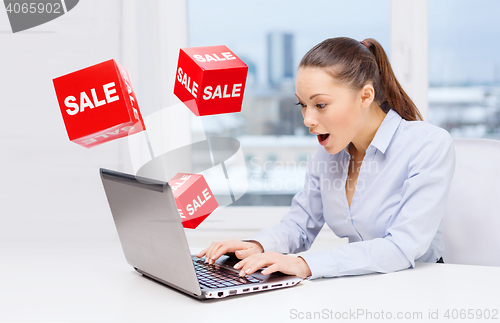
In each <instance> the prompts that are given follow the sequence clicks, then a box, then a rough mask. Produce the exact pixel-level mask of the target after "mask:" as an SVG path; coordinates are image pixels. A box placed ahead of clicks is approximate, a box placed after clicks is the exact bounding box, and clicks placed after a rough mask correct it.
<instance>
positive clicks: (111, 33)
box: [0, 0, 188, 241]
mask: <svg viewBox="0 0 500 323" xmlns="http://www.w3.org/2000/svg"><path fill="white" fill-rule="evenodd" d="M140 2H141V1H138V0H123V1H122V0H106V1H102V0H85V1H80V2H79V3H78V5H77V6H76V7H75V8H74V9H73V10H71V11H70V12H68V13H67V14H65V15H64V16H62V17H60V18H57V19H55V20H53V21H51V22H48V23H46V24H43V25H41V26H38V27H35V28H33V29H30V30H27V31H24V32H21V33H16V34H13V33H12V32H11V30H10V25H9V21H8V17H7V14H6V12H5V10H3V8H0V109H1V110H0V111H1V112H2V117H3V118H2V119H3V125H2V127H1V128H0V165H1V171H2V180H1V186H0V209H1V211H0V241H78V240H82V241H89V240H92V239H95V240H106V239H116V235H115V230H114V226H113V223H112V219H111V215H110V213H109V208H108V206H107V202H106V199H105V195H104V191H103V189H102V184H101V181H100V178H99V173H98V170H99V167H105V168H111V169H116V170H120V171H127V172H132V169H131V164H130V156H129V149H128V141H127V139H126V138H124V139H119V140H116V141H112V142H109V143H106V144H103V145H101V146H98V147H95V148H91V149H85V148H83V147H81V146H78V145H76V144H74V143H72V142H70V141H69V140H68V137H67V134H66V130H65V127H64V123H63V120H62V117H61V114H60V110H59V107H58V104H57V100H56V96H55V92H54V88H53V85H52V79H53V78H55V77H58V76H61V75H64V74H67V73H70V72H73V71H76V70H79V69H81V68H84V67H87V66H90V65H93V64H96V63H99V62H102V61H105V60H108V59H111V58H114V59H115V60H117V61H118V62H120V63H121V64H122V65H124V66H125V67H126V68H127V69H129V71H130V73H131V76H132V81H133V84H134V88H135V90H136V93H137V96H138V100H139V106H140V108H141V111H142V114H143V116H147V115H148V114H151V113H152V112H154V111H158V110H159V109H161V108H162V107H165V106H167V105H171V104H174V103H177V102H176V101H175V100H176V99H175V98H174V97H173V95H172V94H171V92H172V90H173V82H174V76H175V73H174V71H175V65H176V62H177V56H176V55H177V54H176V53H178V50H179V48H180V47H185V46H186V44H187V36H186V35H187V33H186V28H185V24H186V10H185V1H161V0H157V1H148V2H147V4H144V2H143V1H142V3H141V6H138V5H137V3H140ZM138 26H139V28H138ZM174 27H175V28H174ZM182 30H184V32H179V31H182ZM167 44H168V46H167ZM183 117H184V116H180V117H178V118H177V122H176V124H175V125H172V126H171V127H170V128H169V131H170V132H171V133H176V132H178V128H179V127H181V128H182V125H186V127H187V125H188V121H187V117H185V120H184V119H182V118H183ZM176 127H177V128H176ZM186 127H184V128H186ZM176 129H177V130H176ZM182 129H183V128H182Z"/></svg>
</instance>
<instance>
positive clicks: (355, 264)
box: [301, 128, 455, 279]
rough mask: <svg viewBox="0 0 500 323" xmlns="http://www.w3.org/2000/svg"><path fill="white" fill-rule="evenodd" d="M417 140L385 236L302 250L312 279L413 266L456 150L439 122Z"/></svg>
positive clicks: (442, 203) (437, 218)
mask: <svg viewBox="0 0 500 323" xmlns="http://www.w3.org/2000/svg"><path fill="white" fill-rule="evenodd" d="M415 146H416V147H415V149H414V151H413V154H412V156H411V158H410V160H409V162H408V175H407V177H406V180H405V181H404V183H403V187H402V198H401V200H400V202H399V205H398V208H397V212H395V214H394V215H393V216H392V218H391V220H390V222H389V224H388V226H387V229H386V231H385V236H384V237H381V238H375V239H372V240H366V241H359V242H353V243H349V244H346V245H342V246H340V247H337V248H335V249H332V250H328V251H321V252H314V253H305V254H303V255H301V256H302V258H304V260H305V261H306V262H307V264H308V265H309V267H310V269H311V272H312V276H311V277H310V278H311V279H314V278H319V277H335V276H345V275H361V274H368V273H373V272H381V273H387V272H393V271H397V270H402V269H405V268H409V267H414V266H415V259H418V258H419V257H421V256H422V255H424V253H425V252H426V251H427V249H428V248H429V246H430V244H431V242H432V240H433V238H434V237H435V235H436V233H437V231H438V229H439V226H440V224H441V221H442V218H443V214H444V211H445V207H446V202H447V199H448V194H449V191H450V185H451V180H452V178H453V174H454V171H455V150H454V147H453V140H452V138H451V136H450V135H449V133H448V132H446V131H445V130H444V129H441V128H437V130H436V131H434V132H432V133H429V134H428V135H427V136H426V137H425V138H422V140H421V142H420V143H419V144H417V145H415Z"/></svg>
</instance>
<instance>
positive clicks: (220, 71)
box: [174, 46, 248, 116]
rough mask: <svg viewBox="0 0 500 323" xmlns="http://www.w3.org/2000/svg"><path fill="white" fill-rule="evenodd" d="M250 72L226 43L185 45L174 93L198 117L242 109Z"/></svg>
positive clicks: (180, 57) (178, 65)
mask: <svg viewBox="0 0 500 323" xmlns="http://www.w3.org/2000/svg"><path fill="white" fill-rule="evenodd" d="M247 72H248V66H247V65H246V64H245V63H243V61H242V60H241V59H239V58H238V57H237V56H236V55H235V54H234V53H233V52H231V51H230V50H229V49H228V48H227V47H226V46H209V47H192V48H182V49H181V50H180V52H179V61H178V64H177V74H176V78H175V86H174V94H175V95H176V96H177V97H178V98H179V99H180V100H181V101H182V102H184V104H185V105H186V106H187V107H188V108H189V109H190V110H191V111H192V112H193V113H194V114H195V115H197V116H205V115H213V114H221V113H231V112H240V111H241V105H242V103H243V94H244V92H245V84H246V79H247Z"/></svg>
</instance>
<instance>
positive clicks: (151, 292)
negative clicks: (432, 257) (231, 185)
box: [0, 241, 500, 323]
mask: <svg viewBox="0 0 500 323" xmlns="http://www.w3.org/2000/svg"><path fill="white" fill-rule="evenodd" d="M0 250H1V253H0V254H1V255H2V259H1V266H0V274H1V277H2V278H1V282H0V322H10V321H15V322H86V323H87V322H202V320H201V319H200V317H202V318H203V322H227V321H234V322H288V321H292V322H296V321H311V320H305V319H304V320H300V319H299V318H300V317H304V318H305V317H307V315H308V312H309V313H310V315H312V316H314V312H319V313H318V314H319V315H321V316H322V317H323V319H321V321H340V322H347V321H356V322H364V321H365V319H366V318H367V316H366V315H369V314H367V313H366V312H367V311H368V312H371V313H372V314H371V315H372V317H373V318H377V317H378V318H380V320H372V321H371V322H377V321H380V322H382V321H384V322H385V321H386V320H382V317H381V315H384V316H383V317H384V318H387V315H388V313H389V312H390V313H391V314H390V315H392V318H393V321H395V322H396V321H401V322H411V321H413V319H404V315H409V316H413V315H417V316H416V317H415V316H414V317H415V318H418V317H419V315H421V317H422V319H420V320H415V321H418V322H426V321H429V322H438V320H432V319H431V320H429V313H430V312H432V313H435V312H436V310H437V311H438V314H439V318H440V320H439V322H441V321H443V322H444V321H449V322H453V321H454V320H451V319H450V320H446V319H444V317H443V315H444V314H445V311H446V310H447V309H450V310H453V309H457V310H461V309H466V310H467V309H473V310H474V313H476V312H475V311H476V310H482V311H483V313H484V310H490V315H491V311H492V310H496V311H498V310H499V309H500V293H499V292H498V291H499V290H500V268H497V267H481V266H468V265H451V264H423V263H420V264H418V266H417V268H416V269H413V270H404V271H401V272H397V273H391V274H372V275H365V276H356V277H344V278H333V279H320V280H315V281H304V282H302V283H301V284H300V285H299V286H296V287H292V288H287V289H283V290H275V291H269V292H264V293H257V294H251V295H244V296H238V297H232V298H227V299H223V300H210V301H198V300H196V299H193V298H190V297H188V296H185V295H184V294H181V293H179V292H177V291H175V290H173V289H170V288H168V287H166V286H163V285H161V284H158V283H156V282H154V281H151V280H149V279H147V278H144V277H142V276H141V275H140V274H138V273H136V272H135V271H134V270H133V269H132V268H131V267H130V266H129V265H128V264H127V263H126V262H125V259H124V257H123V253H122V251H121V247H120V245H119V243H118V242H117V241H113V242H100V243H24V244H23V243H16V244H8V243H0ZM330 311H331V312H330ZM358 311H359V312H358ZM361 311H364V313H365V314H363V315H359V316H358V317H357V319H354V318H355V317H353V316H352V315H351V316H350V318H351V320H349V319H340V320H335V314H337V316H338V315H340V316H342V315H344V318H348V317H349V315H350V313H349V312H351V313H353V312H354V313H359V314H361ZM382 311H383V314H382ZM398 313H400V314H399V315H403V319H402V320H396V319H395V318H396V317H397V315H398ZM414 313H415V314H414ZM419 313H421V314H419ZM318 314H316V315H318ZM449 314H450V317H451V316H452V315H453V311H450V312H449ZM455 314H457V315H458V314H459V312H455ZM330 315H332V316H333V319H329V318H328V319H326V318H325V317H326V316H330ZM294 317H295V318H294ZM496 317H497V318H498V319H500V317H499V314H497V316H496ZM368 318H369V317H368ZM458 321H460V322H467V321H469V322H482V321H497V320H491V319H490V320H467V319H465V320H458Z"/></svg>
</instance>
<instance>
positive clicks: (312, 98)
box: [309, 93, 331, 100]
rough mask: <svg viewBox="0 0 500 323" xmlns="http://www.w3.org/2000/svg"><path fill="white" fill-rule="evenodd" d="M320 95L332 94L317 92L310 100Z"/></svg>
mask: <svg viewBox="0 0 500 323" xmlns="http://www.w3.org/2000/svg"><path fill="white" fill-rule="evenodd" d="M318 95H328V96H331V95H330V94H325V93H317V94H314V95H311V97H310V98H309V100H312V99H314V98H315V97H317V96H318Z"/></svg>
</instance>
